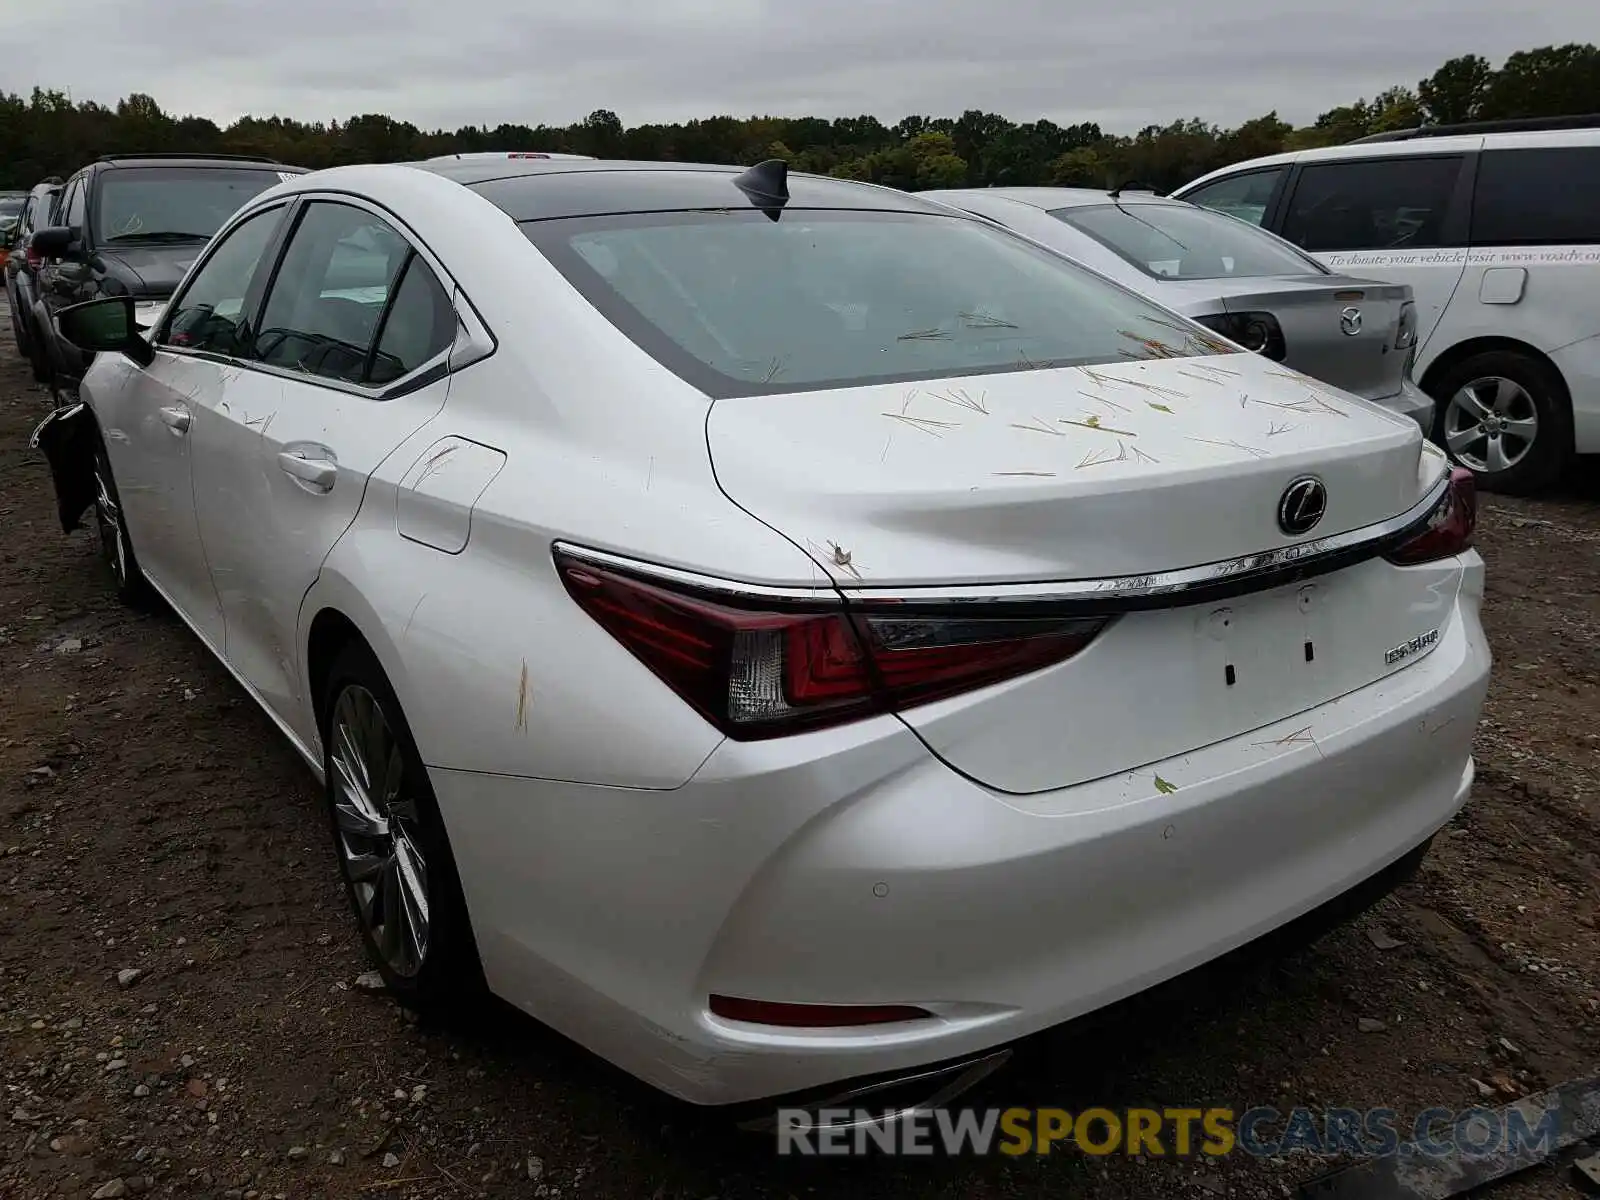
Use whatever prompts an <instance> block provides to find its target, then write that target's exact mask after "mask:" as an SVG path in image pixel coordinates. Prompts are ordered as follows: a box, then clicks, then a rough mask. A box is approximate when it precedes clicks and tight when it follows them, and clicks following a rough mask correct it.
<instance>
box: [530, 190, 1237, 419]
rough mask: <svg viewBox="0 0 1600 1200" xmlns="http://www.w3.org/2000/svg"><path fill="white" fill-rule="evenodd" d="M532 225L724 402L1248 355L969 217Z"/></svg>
mask: <svg viewBox="0 0 1600 1200" xmlns="http://www.w3.org/2000/svg"><path fill="white" fill-rule="evenodd" d="M520 227H521V228H522V230H523V232H524V233H525V234H526V235H527V236H528V238H529V239H530V240H531V241H532V242H533V243H534V244H535V245H536V246H538V247H539V248H540V249H541V250H542V251H543V252H544V253H545V255H546V256H547V257H548V258H549V259H550V260H551V262H553V263H554V264H555V266H556V268H557V269H558V270H559V271H561V273H562V274H563V275H564V276H566V278H567V279H568V280H569V281H570V282H571V283H572V284H573V286H575V287H576V288H577V289H578V290H579V291H580V292H581V293H582V294H583V295H584V296H585V297H586V298H587V299H588V300H589V302H590V303H592V304H593V305H594V306H595V307H596V308H598V309H599V310H600V311H601V312H602V313H604V314H605V315H606V317H608V318H609V319H610V320H611V321H612V322H613V323H614V324H615V325H616V326H617V327H618V328H619V329H621V330H622V332H623V333H625V334H626V335H627V336H628V337H629V338H631V339H632V340H633V341H634V342H635V343H637V344H638V345H639V346H640V347H641V348H643V349H644V350H645V351H646V352H648V353H649V354H651V355H652V356H654V357H655V358H656V359H657V361H659V362H661V363H662V364H663V365H664V366H666V367H667V368H668V369H669V370H671V371H673V372H674V373H676V374H677V375H679V376H681V377H682V378H684V379H685V380H687V381H688V382H690V383H691V384H693V385H694V386H696V387H698V388H700V389H701V390H703V391H705V392H707V393H708V394H710V395H713V396H719V397H726V396H736V395H755V394H771V393H780V392H795V391H807V390H817V389H824V388H840V387H855V386H862V385H867V384H881V383H893V382H898V381H910V380H920V379H937V378H946V377H952V376H960V375H977V374H990V373H994V372H1000V371H1018V370H1028V369H1031V368H1035V367H1041V366H1077V365H1088V364H1095V363H1112V362H1126V361H1128V360H1131V359H1146V358H1171V357H1178V356H1186V355H1201V354H1226V353H1233V352H1234V348H1233V347H1231V346H1229V345H1228V344H1227V343H1224V342H1221V341H1219V340H1218V339H1216V338H1214V337H1212V336H1210V335H1209V334H1208V333H1207V332H1206V331H1205V330H1204V329H1203V328H1202V327H1201V326H1199V325H1194V324H1191V323H1190V322H1188V321H1186V320H1184V319H1183V318H1181V317H1178V316H1175V315H1173V314H1171V313H1168V312H1167V311H1165V310H1164V309H1161V308H1158V307H1156V306H1155V305H1154V304H1152V303H1150V302H1149V301H1146V300H1143V299H1141V298H1139V297H1138V296H1136V295H1134V294H1133V293H1132V292H1129V291H1125V290H1123V289H1122V288H1119V287H1115V286H1113V285H1111V284H1109V283H1107V282H1106V281H1104V280H1103V279H1101V278H1100V277H1099V276H1096V275H1093V274H1091V273H1090V272H1088V271H1085V270H1083V269H1082V268H1079V267H1077V266H1075V265H1073V264H1071V263H1069V262H1068V261H1067V260H1065V259H1063V258H1061V257H1060V256H1058V255H1055V254H1051V253H1050V252H1048V251H1045V250H1042V249H1040V248H1038V247H1036V246H1034V245H1032V244H1031V243H1029V242H1026V241H1023V240H1022V239H1020V238H1017V237H1015V236H1013V235H1012V234H1009V233H1006V232H1005V231H1004V230H1000V229H996V228H994V227H992V226H990V225H988V224H986V223H983V222H979V221H976V220H970V219H967V218H962V217H943V216H936V215H932V214H923V213H899V212H864V211H853V210H835V211H829V210H789V211H786V212H784V213H783V214H782V216H781V218H780V219H779V220H776V221H773V220H769V219H768V218H767V217H766V216H764V215H762V214H761V213H759V212H754V211H750V212H743V211H727V210H722V211H717V212H687V213H648V214H627V215H622V216H607V217H585V218H572V219H565V220H553V221H527V222H523V223H521V226H520Z"/></svg>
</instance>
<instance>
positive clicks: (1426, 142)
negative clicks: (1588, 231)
mask: <svg viewBox="0 0 1600 1200" xmlns="http://www.w3.org/2000/svg"><path fill="white" fill-rule="evenodd" d="M1564 146H1600V129H1530V130H1520V131H1519V130H1505V131H1498V132H1490V133H1460V134H1450V135H1444V136H1440V137H1412V138H1402V139H1397V140H1394V141H1381V142H1368V141H1355V142H1344V143H1341V144H1340V145H1337V146H1318V147H1316V148H1315V149H1311V150H1288V151H1285V152H1284V153H1282V154H1268V155H1265V156H1263V157H1261V158H1251V159H1246V160H1244V161H1242V162H1236V163H1229V164H1228V165H1227V166H1225V167H1218V168H1217V169H1216V170H1215V171H1208V172H1206V174H1204V175H1201V176H1198V177H1197V178H1195V179H1191V180H1190V181H1189V182H1188V183H1186V184H1184V185H1183V187H1182V189H1181V190H1182V191H1185V192H1187V191H1189V190H1190V189H1192V188H1194V187H1197V186H1198V185H1200V184H1202V183H1210V182H1211V181H1212V180H1214V179H1221V178H1223V177H1224V176H1228V175H1235V174H1239V173H1241V172H1244V171H1255V170H1259V169H1261V168H1263V167H1278V166H1289V165H1291V164H1293V163H1320V162H1345V161H1349V160H1351V159H1361V158H1401V157H1406V156H1409V155H1414V154H1420V155H1441V154H1465V153H1468V152H1470V151H1473V150H1533V149H1550V148H1555V147H1564Z"/></svg>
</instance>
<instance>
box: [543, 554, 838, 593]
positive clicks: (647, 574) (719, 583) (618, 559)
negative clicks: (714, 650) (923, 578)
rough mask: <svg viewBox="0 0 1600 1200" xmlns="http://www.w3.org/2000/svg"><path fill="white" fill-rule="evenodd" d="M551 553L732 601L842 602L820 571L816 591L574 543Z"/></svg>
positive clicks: (836, 590)
mask: <svg viewBox="0 0 1600 1200" xmlns="http://www.w3.org/2000/svg"><path fill="white" fill-rule="evenodd" d="M551 549H553V550H555V551H558V552H559V553H561V554H564V555H566V556H567V557H568V558H575V559H579V560H580V561H582V562H587V563H593V564H594V565H595V566H597V567H609V568H611V569H612V570H614V571H620V572H623V573H624V574H628V575H636V576H639V577H641V578H644V579H658V580H660V581H661V582H662V583H675V584H677V585H678V586H679V587H684V588H690V589H693V590H694V591H699V592H709V593H711V594H712V595H716V596H725V597H727V598H728V599H730V600H776V601H779V602H789V603H795V602H801V603H805V602H811V603H815V602H816V601H819V600H822V601H832V602H834V603H835V604H837V602H838V600H839V589H838V588H836V587H835V586H834V583H833V581H832V580H831V579H828V578H827V577H826V576H824V575H822V570H821V568H820V567H819V568H818V569H817V574H818V576H819V578H818V580H817V583H816V586H815V587H811V588H805V587H796V586H794V585H792V584H790V585H784V586H774V585H771V584H763V583H741V582H739V581H738V580H736V579H720V578H718V577H717V576H715V575H701V574H699V573H698V572H695V571H685V570H683V569H681V568H679V567H662V566H657V565H656V564H655V563H650V562H642V561H640V560H639V559H637V558H628V557H626V556H624V555H621V554H612V553H611V552H610V551H608V550H591V549H589V548H588V547H587V546H575V545H573V544H572V543H571V542H559V541H558V542H556V543H554V545H553V546H552V547H551Z"/></svg>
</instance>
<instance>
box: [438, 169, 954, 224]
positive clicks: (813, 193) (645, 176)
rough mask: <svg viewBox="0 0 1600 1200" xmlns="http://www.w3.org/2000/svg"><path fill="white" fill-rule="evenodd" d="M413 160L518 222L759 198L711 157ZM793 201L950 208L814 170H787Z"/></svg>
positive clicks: (941, 212) (739, 203)
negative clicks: (685, 159)
mask: <svg viewBox="0 0 1600 1200" xmlns="http://www.w3.org/2000/svg"><path fill="white" fill-rule="evenodd" d="M408 165H409V166H412V167H416V168H418V169H420V170H424V171H430V172H433V173H434V174H437V175H442V176H444V177H445V178H446V179H452V180H454V181H455V182H457V183H459V184H461V185H463V186H464V187H468V188H471V189H472V190H473V191H475V192H477V193H478V194H479V195H480V196H482V197H483V198H484V199H486V200H488V201H489V202H490V203H492V204H494V205H495V206H496V207H497V208H499V209H500V210H501V211H502V212H504V213H505V214H506V215H507V216H509V217H510V218H511V219H512V220H514V221H539V220H551V219H555V218H560V217H582V216H600V215H603V214H616V213H631V212H678V211H685V210H693V209H743V208H749V207H752V201H751V200H750V199H749V198H747V197H746V196H745V195H744V194H743V193H742V192H741V191H740V190H739V189H738V188H737V187H736V186H734V182H733V181H734V179H735V177H737V176H738V175H739V174H741V173H742V172H743V171H745V170H747V169H748V168H745V167H738V166H718V165H713V164H708V163H677V162H631V161H626V160H616V159H510V160H500V161H485V160H482V159H476V160H472V159H460V160H454V161H450V162H442V163H441V162H432V161H424V162H417V163H410V164H408ZM787 186H788V192H789V201H788V207H790V208H794V209H819V208H821V209H855V210H873V211H881V212H906V213H927V214H930V215H937V216H949V215H950V214H949V210H948V209H946V208H944V207H943V206H941V205H939V204H936V203H933V202H931V201H928V200H923V199H920V198H918V197H917V196H914V195H912V194H910V193H908V192H900V191H896V190H894V189H893V188H886V187H879V186H877V185H875V184H870V183H858V182H855V181H853V180H848V179H834V178H832V177H831V176H827V175H810V174H806V173H803V172H799V171H793V172H789V174H788V185H787Z"/></svg>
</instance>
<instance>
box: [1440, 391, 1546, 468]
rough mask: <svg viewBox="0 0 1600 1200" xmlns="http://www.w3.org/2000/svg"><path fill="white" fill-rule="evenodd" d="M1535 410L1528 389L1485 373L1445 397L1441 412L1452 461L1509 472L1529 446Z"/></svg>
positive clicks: (1535, 429)
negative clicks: (1444, 405) (1447, 401)
mask: <svg viewBox="0 0 1600 1200" xmlns="http://www.w3.org/2000/svg"><path fill="white" fill-rule="evenodd" d="M1538 436H1539V410H1538V408H1537V407H1536V406H1535V405H1534V402H1533V397H1532V396H1531V395H1529V394H1528V389H1527V388H1525V387H1523V386H1522V385H1521V384H1520V383H1518V382H1517V381H1516V380H1514V379H1507V378H1506V377H1505V376H1503V375H1488V376H1484V377H1482V378H1480V379H1474V380H1473V381H1472V382H1470V383H1468V384H1466V385H1464V386H1463V387H1461V388H1460V389H1458V390H1457V392H1456V394H1455V395H1453V396H1452V397H1450V403H1449V404H1448V405H1447V406H1446V407H1445V413H1444V444H1445V446H1446V447H1447V448H1448V449H1449V451H1450V453H1451V455H1452V456H1454V458H1455V460H1456V461H1457V462H1459V463H1461V465H1462V466H1465V467H1470V468H1471V469H1472V470H1474V471H1485V472H1493V471H1508V470H1510V469H1511V468H1512V467H1514V466H1516V465H1517V464H1518V463H1519V462H1521V461H1522V460H1523V459H1524V458H1526V457H1527V455H1528V452H1529V451H1530V450H1532V449H1533V443H1534V440H1535V439H1536V438H1537V437H1538Z"/></svg>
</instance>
